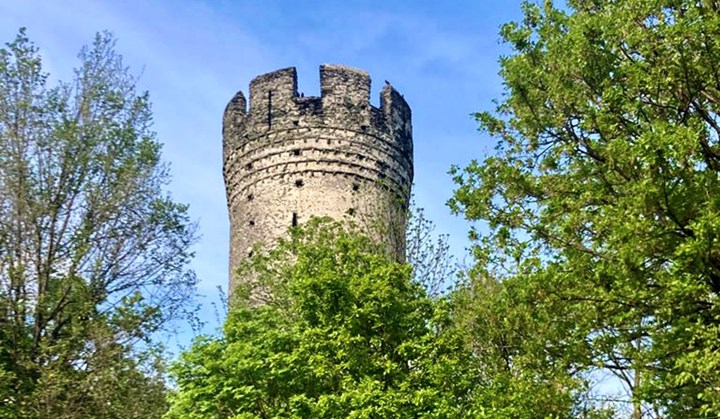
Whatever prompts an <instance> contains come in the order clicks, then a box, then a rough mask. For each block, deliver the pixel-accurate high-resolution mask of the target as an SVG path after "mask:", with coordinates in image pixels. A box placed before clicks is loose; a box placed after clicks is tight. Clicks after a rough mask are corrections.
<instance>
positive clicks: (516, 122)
mask: <svg viewBox="0 0 720 419" xmlns="http://www.w3.org/2000/svg"><path fill="white" fill-rule="evenodd" d="M524 12H525V13H524V19H523V20H522V21H521V22H514V23H509V24H507V25H505V26H503V29H502V37H503V39H504V40H505V41H506V42H507V43H508V44H509V45H510V47H511V48H512V52H511V53H510V54H509V55H508V56H506V57H503V58H502V59H501V75H502V77H503V79H504V82H505V88H506V92H505V93H506V94H505V95H504V96H503V99H502V100H501V101H500V102H499V103H498V106H497V109H496V111H495V112H492V113H491V112H483V113H479V114H477V119H478V121H479V122H480V124H481V126H482V128H483V129H484V130H485V131H486V132H488V133H489V134H491V135H492V136H494V137H495V138H497V152H496V153H495V154H494V155H492V156H490V157H488V158H486V159H484V160H483V161H482V162H477V161H476V162H472V163H471V164H470V165H469V166H468V167H466V168H464V169H460V168H457V167H456V168H454V169H453V170H452V174H453V175H454V177H455V181H456V182H457V184H458V185H459V188H458V189H457V191H456V192H455V195H454V198H453V199H452V200H451V206H452V207H453V208H454V210H455V211H457V212H463V213H464V214H465V216H466V217H467V218H468V219H471V220H484V221H486V222H487V226H488V227H489V229H488V230H489V231H488V232H487V233H485V234H481V233H480V231H477V230H476V231H473V232H472V235H473V237H475V238H476V239H477V245H476V246H475V249H474V254H475V256H476V258H477V261H478V271H480V272H482V271H484V272H485V273H488V274H493V275H496V276H498V277H501V278H511V280H512V281H514V282H516V283H518V284H524V285H523V286H526V287H528V288H529V289H535V290H539V291H538V292H537V293H536V294H535V296H536V298H535V299H534V300H532V301H528V302H527V304H529V305H535V306H540V307H551V308H552V310H551V311H549V314H550V315H551V316H550V317H548V318H547V321H548V322H550V323H555V322H559V323H566V330H565V332H564V337H563V338H560V337H557V336H552V335H551V336H550V337H549V338H548V340H547V342H546V344H547V346H548V347H549V348H552V349H554V351H553V354H552V356H554V357H558V358H557V359H565V360H566V362H567V364H568V368H569V369H577V370H579V371H585V372H588V371H593V370H597V369H600V370H603V371H609V372H611V373H613V374H614V375H615V376H616V377H617V378H618V379H619V380H620V382H621V383H622V384H623V385H624V386H625V388H626V389H628V391H629V394H630V401H631V402H632V406H631V407H632V409H631V410H632V415H633V416H634V417H636V418H640V417H643V416H648V417H649V416H657V417H660V416H662V417H677V418H689V417H716V416H718V415H720V390H718V383H719V382H720V368H718V366H720V346H718V342H720V339H719V338H720V299H718V295H719V293H720V246H719V245H718V237H720V177H719V176H718V175H719V172H720V144H719V141H720V138H719V135H720V118H719V117H718V110H719V109H718V106H719V104H720V90H719V89H720V87H719V86H720V83H718V82H719V81H720V76H719V71H720V70H719V67H718V65H717V63H718V62H719V61H720V44H718V41H717V40H718V39H720V5H719V4H718V3H717V2H715V1H709V0H698V1H694V0H693V1H689V0H657V1H646V0H613V1H610V0H596V1H576V0H569V1H568V2H567V5H565V6H564V7H563V8H558V7H555V6H554V5H553V2H552V1H546V2H545V3H544V5H542V6H539V5H532V4H525V6H524ZM508 280H510V279H508ZM552 311H554V312H555V314H553V313H552ZM568 318H569V319H572V322H570V323H567V322H566V320H567V319H568Z"/></svg>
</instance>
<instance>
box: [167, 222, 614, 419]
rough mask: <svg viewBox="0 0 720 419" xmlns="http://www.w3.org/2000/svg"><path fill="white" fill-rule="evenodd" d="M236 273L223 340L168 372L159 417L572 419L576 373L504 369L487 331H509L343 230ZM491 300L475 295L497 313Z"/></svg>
mask: <svg viewBox="0 0 720 419" xmlns="http://www.w3.org/2000/svg"><path fill="white" fill-rule="evenodd" d="M241 272H242V273H245V274H247V273H252V276H251V277H252V278H253V281H252V282H245V283H244V285H243V286H242V287H239V288H238V289H236V290H235V295H234V296H235V299H234V300H233V303H234V305H232V306H231V310H230V313H229V316H228V319H227V321H226V323H225V326H224V330H223V332H224V333H223V334H222V336H219V337H215V338H211V337H203V338H200V339H198V340H197V341H196V342H195V343H194V345H193V347H192V348H191V349H190V350H188V351H187V352H185V353H184V354H182V356H181V358H180V360H179V362H177V363H176V364H175V365H174V366H173V367H172V368H171V372H172V374H173V376H174V378H175V380H176V384H177V392H176V393H175V394H173V396H172V397H171V408H170V411H169V413H168V414H167V415H166V417H167V418H198V419H199V418H230V417H233V418H241V417H242V418H269V417H318V418H323V417H325V418H336V417H350V418H368V417H393V418H396V417H397V418H404V417H408V418H410V417H413V418H414V417H435V418H455V417H478V418H494V419H496V418H508V419H509V418H528V419H530V418H537V417H557V418H571V417H576V416H575V415H574V413H575V407H576V397H575V396H576V394H578V393H577V392H576V391H575V389H574V388H570V386H574V385H576V382H575V381H573V379H572V378H571V377H570V378H569V379H567V375H562V374H556V375H554V376H550V375H545V376H541V375H540V374H536V375H531V374H526V373H525V371H526V370H525V369H522V368H520V367H517V368H516V367H511V366H508V365H507V364H504V363H502V362H500V358H501V354H502V353H504V352H506V351H508V350H509V346H507V345H505V343H506V342H499V340H500V339H494V337H497V336H500V335H502V334H503V331H509V330H510V328H509V327H506V326H505V325H504V324H503V322H502V321H494V320H489V319H497V317H493V316H491V315H490V314H489V313H480V314H478V313H477V312H473V313H468V312H467V311H465V310H464V309H465V308H467V307H468V306H467V305H465V304H462V303H463V301H462V300H463V299H464V298H465V297H466V295H465V294H460V293H455V294H453V295H452V296H445V297H442V296H434V297H429V296H428V295H427V294H426V292H425V290H424V289H423V287H422V285H421V284H419V283H417V282H416V281H414V280H413V278H412V272H411V266H410V265H407V264H402V263H398V262H396V261H394V259H393V257H392V256H390V255H387V254H386V252H385V251H384V247H382V246H378V245H376V244H373V242H372V240H370V239H368V238H366V237H364V236H362V235H361V234H359V233H357V232H356V231H353V230H351V229H349V228H348V227H347V226H345V225H343V224H339V223H334V222H329V221H327V220H321V219H314V220H311V221H310V222H309V223H308V224H307V225H305V226H300V227H296V228H294V229H292V230H291V232H290V234H289V237H287V238H285V239H282V240H280V241H279V243H277V245H276V246H274V247H273V248H271V249H268V250H265V251H262V252H260V251H258V252H255V254H254V256H253V258H252V260H251V261H249V262H248V264H247V265H245V266H244V268H243V269H242V270H241ZM251 296H253V298H251ZM258 296H262V298H258ZM486 296H488V297H490V296H491V293H489V292H488V293H486ZM498 297H499V296H498V295H497V294H492V298H487V299H486V300H483V301H484V302H486V303H488V304H490V305H492V306H493V307H495V309H496V310H497V311H499V310H501V306H500V304H499V303H498V302H499V301H501V300H502V301H508V300H507V299H502V298H498ZM474 301H479V300H474ZM478 306H480V304H478ZM497 311H495V312H494V314H497ZM515 318H518V317H515ZM480 323H483V324H484V325H487V326H489V327H488V328H487V329H485V330H483V331H482V332H479V331H478V328H477V327H476V326H477V325H478V324H480ZM472 328H474V329H473V332H471V333H469V332H468V331H469V329H472ZM488 329H490V330H488ZM468 335H472V336H473V337H477V336H479V335H484V336H487V337H488V340H487V342H484V343H485V344H486V349H487V350H486V351H483V350H477V347H476V348H472V349H471V348H470V346H471V345H469V344H468V341H469V340H470V339H468V338H469V336H468ZM508 335H509V333H508ZM512 339H515V341H514V342H513V344H517V343H518V341H520V340H522V336H521V335H519V334H515V335H513V338H512ZM529 358H530V357H528V359H529ZM520 359H521V358H520V357H514V358H512V359H509V362H511V363H518V365H519V364H520ZM506 367H508V368H506ZM560 372H561V373H562V372H563V371H560ZM593 413H594V412H590V413H589V414H588V415H586V416H585V417H588V418H589V417H601V416H592V414H593Z"/></svg>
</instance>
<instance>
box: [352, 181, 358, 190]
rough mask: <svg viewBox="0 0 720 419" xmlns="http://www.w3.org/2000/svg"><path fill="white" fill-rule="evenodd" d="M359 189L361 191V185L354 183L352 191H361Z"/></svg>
mask: <svg viewBox="0 0 720 419" xmlns="http://www.w3.org/2000/svg"><path fill="white" fill-rule="evenodd" d="M359 189H360V185H359V184H357V183H353V184H352V190H353V191H357V190H359Z"/></svg>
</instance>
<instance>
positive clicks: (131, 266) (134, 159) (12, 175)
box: [0, 29, 195, 418]
mask: <svg viewBox="0 0 720 419" xmlns="http://www.w3.org/2000/svg"><path fill="white" fill-rule="evenodd" d="M114 47H115V41H114V39H113V37H112V36H111V35H110V34H108V33H102V34H98V35H97V36H96V38H95V40H94V42H93V44H92V45H91V46H90V47H86V48H84V49H83V50H82V51H81V53H80V55H79V58H80V62H81V63H80V66H79V67H78V68H77V69H76V70H75V74H74V78H73V80H72V81H71V82H69V83H59V84H58V85H57V87H49V86H48V75H47V74H45V73H44V72H43V70H42V62H41V58H40V56H39V54H38V50H37V48H36V47H35V46H34V45H33V44H32V43H31V42H30V41H29V39H28V38H27V36H26V34H25V30H24V29H21V30H20V32H19V34H18V35H17V37H16V39H15V40H14V41H13V42H11V43H8V44H7V45H6V48H4V49H1V50H0V367H1V368H0V400H2V403H0V406H1V407H0V417H23V418H26V417H27V418H32V417H56V418H64V417H88V418H90V417H147V416H146V415H148V414H150V415H153V412H162V411H163V410H164V409H163V405H164V402H163V397H164V385H163V383H162V371H161V370H158V368H156V366H157V365H158V364H154V362H155V361H156V360H157V357H156V356H154V354H156V347H155V345H154V344H153V341H152V339H151V335H152V333H154V332H155V331H157V330H158V329H159V328H161V327H162V326H163V325H165V324H166V322H167V321H168V320H169V319H172V318H173V317H175V316H176V315H177V310H178V309H179V308H180V307H182V305H183V304H184V303H185V302H186V300H187V298H188V297H190V296H191V295H192V290H193V288H194V282H195V279H194V275H193V274H192V272H191V271H189V270H188V269H187V262H188V260H189V258H190V257H191V256H192V254H191V252H190V250H189V246H190V245H191V244H192V242H193V240H194V237H195V236H194V225H193V224H192V223H191V222H189V220H188V216H187V207H186V206H185V205H181V204H178V203H175V202H174V201H173V200H172V199H171V198H170V197H169V196H168V195H167V194H166V193H165V192H164V187H165V186H166V184H167V182H168V180H169V177H168V172H167V169H166V167H165V166H164V165H163V163H162V162H161V160H160V144H159V142H158V141H157V140H156V139H155V134H154V133H153V132H152V131H151V124H152V113H151V110H150V102H149V97H148V94H147V93H138V92H137V91H136V88H135V78H134V76H132V75H131V74H130V72H129V71H128V69H127V68H126V67H124V66H123V63H122V59H121V57H120V56H119V55H118V54H117V53H116V52H115V50H114ZM155 396H157V397H155ZM142 409H146V410H145V411H144V412H143V411H142ZM159 414H160V413H156V414H155V415H156V416H157V415H159Z"/></svg>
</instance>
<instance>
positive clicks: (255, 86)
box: [223, 65, 413, 290]
mask: <svg viewBox="0 0 720 419" xmlns="http://www.w3.org/2000/svg"><path fill="white" fill-rule="evenodd" d="M320 84H321V96H320V97H303V96H299V95H298V92H297V74H296V71H295V68H286V69H283V70H278V71H274V72H272V73H267V74H263V75H261V76H258V77H256V78H255V79H254V80H253V81H252V82H251V83H250V107H249V109H248V107H247V103H246V100H245V97H244V96H243V94H242V92H238V93H237V94H236V95H235V97H233V99H232V100H231V101H230V103H229V104H228V106H227V108H226V109H225V115H224V120H223V174H224V177H225V188H226V192H227V203H228V211H229V214H230V272H231V275H230V289H231V290H232V289H233V284H234V282H235V279H234V275H233V274H232V273H233V272H234V269H235V267H236V266H237V265H238V264H239V262H240V261H241V260H242V259H243V258H246V257H249V256H252V248H253V245H254V244H256V243H259V242H263V243H271V242H272V241H273V240H274V239H276V238H278V237H279V236H281V235H283V234H284V233H285V232H286V231H287V229H288V228H289V227H290V226H293V225H296V224H297V223H301V222H304V221H307V220H308V218H309V217H311V216H330V217H332V218H334V219H337V220H340V219H344V218H350V219H353V220H355V221H358V224H360V225H361V226H362V225H363V224H365V223H367V222H368V221H369V220H373V221H374V224H375V225H376V226H377V225H380V226H381V228H380V229H379V230H375V231H372V232H370V234H371V235H374V236H377V234H378V233H377V232H378V231H382V233H380V236H381V237H378V239H379V240H382V241H384V242H386V243H387V245H388V248H390V249H394V251H396V252H397V254H398V256H399V257H401V255H402V254H403V252H404V244H405V243H404V234H405V231H404V229H405V226H404V224H405V218H404V211H405V210H406V209H407V204H408V200H409V194H410V187H411V185H412V179H413V163H412V161H413V144H412V124H411V114H410V107H409V106H408V104H407V103H406V102H405V99H404V98H403V97H402V96H401V95H400V94H399V93H398V92H397V91H396V90H395V89H393V88H392V86H390V85H389V84H386V85H385V87H384V88H383V89H382V92H381V95H380V107H379V108H377V107H374V106H372V105H371V104H370V77H369V76H368V74H367V73H365V72H364V71H360V70H355V69H351V68H347V67H342V66H335V65H323V66H320Z"/></svg>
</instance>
